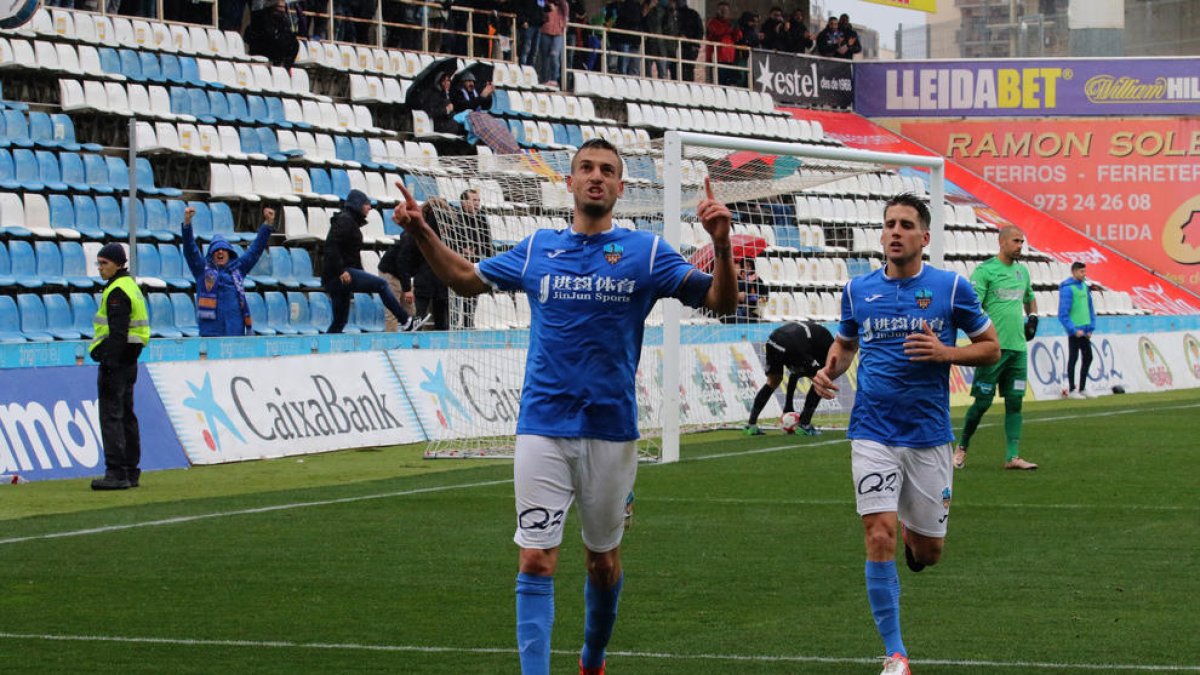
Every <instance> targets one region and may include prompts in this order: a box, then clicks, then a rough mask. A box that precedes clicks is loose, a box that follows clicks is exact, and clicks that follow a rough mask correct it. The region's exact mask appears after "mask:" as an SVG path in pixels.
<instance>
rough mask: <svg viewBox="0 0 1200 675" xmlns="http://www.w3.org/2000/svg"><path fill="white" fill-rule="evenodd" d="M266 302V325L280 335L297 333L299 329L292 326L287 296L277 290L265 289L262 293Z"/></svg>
mask: <svg viewBox="0 0 1200 675" xmlns="http://www.w3.org/2000/svg"><path fill="white" fill-rule="evenodd" d="M263 296H264V297H265V299H266V302H267V325H268V326H269V327H271V328H274V329H275V331H276V332H278V333H279V334H280V335H297V334H299V332H300V331H298V330H296V329H295V328H293V327H292V320H291V315H292V313H291V309H289V307H288V301H287V298H285V297H284V295H283V293H280V292H279V291H267V292H266V293H264V294H263Z"/></svg>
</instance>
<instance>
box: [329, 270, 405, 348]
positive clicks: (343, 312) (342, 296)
mask: <svg viewBox="0 0 1200 675" xmlns="http://www.w3.org/2000/svg"><path fill="white" fill-rule="evenodd" d="M346 271H347V272H349V273H350V283H348V284H343V283H342V280H341V279H338V278H337V277H334V278H333V279H326V280H325V291H326V292H327V293H329V305H330V308H331V309H332V310H333V323H331V324H329V332H330V333H340V332H342V329H344V328H345V327H346V322H347V321H348V320H349V319H350V299H351V298H352V297H353V296H354V294H355V293H375V294H377V295H379V297H380V299H382V300H383V306H384V307H386V308H387V311H389V312H391V313H392V316H394V317H396V320H397V321H399V322H400V325H401V326H403V325H404V323H405V322H406V321H408V312H406V311H404V308H403V307H401V306H400V302H399V301H398V300H396V296H395V295H393V294H392V289H391V288H390V287H389V286H388V283H387V281H384V279H383V278H382V277H377V276H375V275H374V274H367V273H366V272H364V271H362V270H355V269H347V270H346Z"/></svg>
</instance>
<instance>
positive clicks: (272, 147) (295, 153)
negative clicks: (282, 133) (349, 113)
mask: <svg viewBox="0 0 1200 675" xmlns="http://www.w3.org/2000/svg"><path fill="white" fill-rule="evenodd" d="M257 132H258V147H259V152H262V153H263V154H264V155H266V156H267V158H268V159H270V160H271V161H272V162H287V161H288V160H290V159H294V158H297V157H303V156H304V151H303V150H299V149H296V150H280V149H279V137H278V136H277V135H276V134H275V130H274V129H272V128H270V127H257ZM362 140H363V142H366V139H365V138H364V139H362Z"/></svg>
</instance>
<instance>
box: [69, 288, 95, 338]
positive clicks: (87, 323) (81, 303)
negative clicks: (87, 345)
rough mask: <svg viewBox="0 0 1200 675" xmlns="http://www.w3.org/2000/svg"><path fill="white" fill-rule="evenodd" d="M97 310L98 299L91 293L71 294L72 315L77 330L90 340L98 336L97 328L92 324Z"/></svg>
mask: <svg viewBox="0 0 1200 675" xmlns="http://www.w3.org/2000/svg"><path fill="white" fill-rule="evenodd" d="M96 309H97V307H96V298H95V297H94V296H92V294H91V293H72V294H71V314H72V316H74V317H75V330H77V331H79V332H80V333H81V334H83V337H85V338H88V339H91V338H93V337H95V335H96V333H95V330H94V328H95V326H93V324H92V317H94V316H96Z"/></svg>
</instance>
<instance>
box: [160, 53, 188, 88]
mask: <svg viewBox="0 0 1200 675" xmlns="http://www.w3.org/2000/svg"><path fill="white" fill-rule="evenodd" d="M158 67H159V69H160V70H161V71H162V78H163V80H165V81H167V82H169V83H170V84H183V82H184V80H183V69H182V68H181V67H180V65H179V57H178V56H176V55H174V54H170V53H167V52H164V53H163V54H161V55H160V56H159V63H158Z"/></svg>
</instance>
